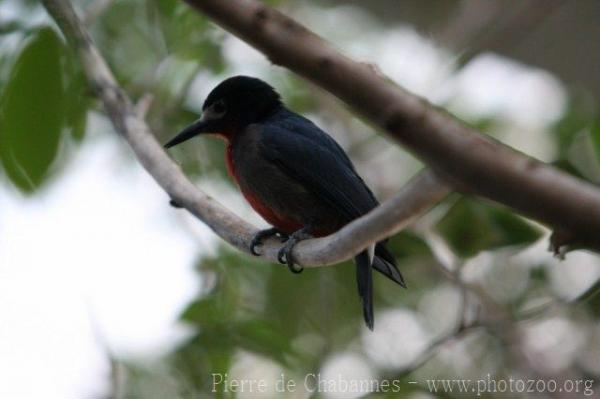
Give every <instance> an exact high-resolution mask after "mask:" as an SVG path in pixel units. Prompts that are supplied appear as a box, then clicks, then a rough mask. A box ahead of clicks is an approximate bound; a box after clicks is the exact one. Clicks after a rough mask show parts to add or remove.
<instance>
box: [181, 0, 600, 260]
mask: <svg viewBox="0 0 600 399" xmlns="http://www.w3.org/2000/svg"><path fill="white" fill-rule="evenodd" d="M186 1H187V2H188V3H189V4H191V5H192V6H194V7H195V8H197V9H198V10H200V11H201V12H202V13H204V14H205V15H207V16H208V17H209V18H211V19H212V20H213V21H214V22H216V23H217V24H219V25H221V26H222V27H224V28H225V29H227V30H229V31H231V32H232V33H234V34H235V35H237V36H239V37H240V38H241V39H242V40H244V41H245V42H247V43H249V44H251V45H252V46H254V47H256V48H257V49H258V50H260V51H262V52H263V53H264V54H265V55H266V56H267V57H268V58H269V59H270V60H271V61H272V62H274V63H276V64H279V65H282V66H284V67H286V68H288V69H290V70H292V71H294V72H296V73H297V74H299V75H301V76H303V77H304V78H306V79H308V80H310V81H312V82H314V83H315V84H317V85H318V86H320V87H322V88H324V89H326V90H328V91H329V92H331V93H332V94H334V95H335V96H337V97H338V98H340V99H341V100H343V101H344V102H345V103H347V104H348V105H350V106H351V107H352V108H354V109H355V110H356V111H357V112H360V113H361V114H363V115H364V116H366V117H367V118H369V119H370V120H371V121H373V122H375V123H376V124H377V125H379V126H380V127H382V128H383V129H384V130H385V131H386V132H387V133H388V135H389V136H390V137H392V138H393V139H394V140H396V141H398V142H399V143H401V144H403V145H404V146H405V147H406V148H407V149H409V150H410V151H412V152H413V153H415V154H416V155H417V156H418V157H420V158H421V159H422V160H423V161H424V162H425V163H427V164H428V165H429V166H430V167H432V168H433V169H434V170H436V171H437V172H439V173H440V174H443V175H444V176H445V177H447V178H449V179H450V180H451V181H452V182H453V185H455V187H457V188H459V189H460V190H461V191H464V192H469V193H474V194H477V195H480V196H482V197H486V198H488V199H491V200H493V201H496V202H498V203H501V204H504V205H508V206H509V207H512V208H513V209H515V210H517V211H518V212H520V213H522V214H523V215H526V216H528V217H531V218H533V219H536V220H539V221H541V222H543V223H545V224H547V225H549V226H551V227H552V228H553V229H555V231H560V232H563V233H565V234H563V235H564V236H570V237H572V241H573V242H577V243H578V244H580V245H583V246H586V247H588V248H592V249H595V250H600V234H599V232H600V189H598V188H597V187H594V186H592V185H591V184H589V183H586V182H584V181H582V180H579V179H576V178H575V177H572V176H570V175H568V174H566V173H563V172H561V171H559V170H557V169H555V168H553V167H551V166H549V165H546V164H543V163H541V162H538V161H537V160H534V159H532V158H530V157H528V156H526V155H524V154H521V153H519V152H517V151H515V150H513V149H511V148H509V147H507V146H505V145H502V144H500V143H498V142H496V141H493V140H492V139H491V138H489V137H485V136H483V135H481V134H479V133H478V132H476V131H475V130H473V129H472V128H470V127H468V126H466V125H464V124H463V123H461V122H459V121H458V120H457V119H456V118H454V117H452V116H451V115H449V114H447V113H446V112H444V111H443V110H440V109H437V108H436V107H434V106H433V105H431V104H429V103H428V102H427V101H425V100H424V99H422V98H420V97H417V96H415V95H413V94H411V93H408V92H407V91H405V90H404V89H402V88H400V87H398V86H396V85H394V84H393V83H391V82H390V81H388V80H386V79H385V78H384V77H382V76H379V75H378V74H376V73H374V71H373V70H372V68H369V67H368V66H366V65H364V64H361V63H358V62H354V61H352V60H350V59H348V58H346V57H345V56H343V55H341V54H340V53H339V52H337V51H336V50H334V49H333V48H332V47H331V46H329V45H328V44H327V43H325V42H324V41H323V40H322V39H321V38H319V37H318V36H316V35H315V34H313V33H312V32H310V31H309V30H307V29H306V28H305V27H304V26H302V25H300V24H298V23H297V22H296V21H294V20H292V19H290V18H288V17H287V16H285V15H283V14H281V13H279V12H278V11H276V10H274V9H271V8H269V7H267V6H265V5H263V4H262V3H259V2H257V1H255V0H228V1H222V0H186Z"/></svg>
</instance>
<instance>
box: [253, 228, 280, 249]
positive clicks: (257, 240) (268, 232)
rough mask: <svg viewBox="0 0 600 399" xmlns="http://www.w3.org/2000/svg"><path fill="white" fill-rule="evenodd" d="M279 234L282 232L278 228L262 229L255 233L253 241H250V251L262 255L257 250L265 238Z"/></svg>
mask: <svg viewBox="0 0 600 399" xmlns="http://www.w3.org/2000/svg"><path fill="white" fill-rule="evenodd" d="M277 234H280V232H279V230H277V229H276V228H270V229H265V230H260V231H258V232H257V233H256V234H254V236H253V237H252V241H250V252H251V253H252V255H255V256H260V253H258V252H257V251H256V247H260V246H261V245H262V244H263V240H264V239H265V238H268V237H272V236H274V235H277ZM286 237H287V236H286ZM282 242H283V241H282Z"/></svg>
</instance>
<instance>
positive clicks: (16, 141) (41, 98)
mask: <svg viewBox="0 0 600 399" xmlns="http://www.w3.org/2000/svg"><path fill="white" fill-rule="evenodd" d="M63 55H64V46H63V44H62V42H61V40H60V39H59V37H58V36H57V35H56V33H55V32H54V30H52V29H51V28H48V27H45V28H41V29H40V30H38V31H37V32H36V34H35V35H34V36H33V37H32V39H31V40H30V41H29V43H27V45H26V46H25V47H24V49H23V51H22V52H21V54H20V55H19V57H18V59H17V61H16V62H15V64H14V66H13V69H12V72H11V76H10V79H9V82H8V85H7V87H6V90H5V91H4V93H3V97H2V99H1V101H0V128H1V129H0V158H1V160H2V165H3V166H4V170H5V171H6V174H7V175H8V177H9V178H10V180H11V181H12V182H13V184H14V185H15V186H17V187H18V188H19V189H20V190H21V191H23V192H25V193H31V192H33V191H34V190H35V189H36V188H37V187H39V186H40V185H41V184H42V183H43V182H44V180H45V179H46V178H47V177H48V175H49V171H50V166H51V164H52V162H53V161H54V159H55V157H56V153H57V151H58V145H59V141H60V137H61V130H62V127H63V116H64V97H65V96H64V86H63V71H62V66H61V65H62V59H63Z"/></svg>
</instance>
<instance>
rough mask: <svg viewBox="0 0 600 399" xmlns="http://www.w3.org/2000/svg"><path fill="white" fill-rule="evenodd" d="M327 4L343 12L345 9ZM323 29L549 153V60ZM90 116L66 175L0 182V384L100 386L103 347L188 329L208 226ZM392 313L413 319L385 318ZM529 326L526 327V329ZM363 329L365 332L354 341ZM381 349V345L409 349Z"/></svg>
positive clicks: (77, 391) (519, 141)
mask: <svg viewBox="0 0 600 399" xmlns="http://www.w3.org/2000/svg"><path fill="white" fill-rule="evenodd" d="M338 11H340V12H341V13H342V16H343V17H344V18H349V19H351V20H353V18H354V16H353V15H352V14H351V13H350V11H348V9H345V8H344V9H340V10H338ZM349 13H350V14H349ZM317 14H318V13H317ZM318 15H320V16H321V17H322V18H327V17H328V15H329V16H330V15H331V14H330V13H324V12H323V13H320V14H318ZM317 22H318V21H317ZM317 22H315V23H317ZM344 25H345V26H359V25H360V24H356V23H355V24H344ZM322 26H327V24H324V25H322ZM329 26H333V25H332V24H329ZM338 32H339V31H338ZM321 33H322V34H324V35H325V36H327V37H330V39H331V40H333V41H336V43H337V44H338V45H339V46H340V47H342V48H345V49H346V50H347V51H348V52H350V53H351V54H352V55H353V56H355V57H356V58H358V59H359V60H366V61H369V62H372V63H376V64H378V66H379V67H380V68H381V70H382V71H383V72H384V73H387V74H389V75H390V76H391V77H392V78H394V79H395V80H396V81H398V82H399V83H401V84H404V85H406V86H407V87H408V88H410V89H412V90H414V91H416V92H417V93H419V94H421V95H426V96H427V97H428V98H430V99H431V100H433V101H436V102H444V101H446V100H447V99H450V98H452V99H453V100H452V101H451V102H450V105H451V107H452V108H453V109H455V110H458V111H460V112H469V113H470V114H476V115H480V116H485V115H487V114H497V115H501V116H503V117H504V118H505V120H506V122H507V123H506V126H505V133H506V134H505V136H504V139H505V140H506V141H507V142H509V143H510V144H512V145H514V146H516V147H518V148H520V149H521V150H523V151H525V152H527V153H530V154H533V155H535V156H537V157H539V158H541V159H548V157H550V156H551V154H552V148H545V147H544V146H543V145H540V144H542V143H544V142H548V141H549V140H544V139H543V138H541V137H540V135H542V134H545V133H544V128H545V127H546V126H548V124H549V123H551V122H552V121H553V120H555V119H556V118H558V117H559V116H560V115H561V113H562V111H563V108H564V104H565V101H566V97H565V92H564V89H563V87H562V85H561V84H560V82H558V81H557V80H556V79H555V78H554V77H553V76H551V75H549V74H548V73H546V72H544V71H540V70H537V69H533V68H528V67H525V66H522V65H519V64H516V63H514V62H511V61H508V60H506V59H502V58H500V57H497V56H494V55H489V54H488V55H483V56H481V57H479V58H478V59H477V60H475V61H474V62H472V63H471V64H470V65H469V66H468V67H467V68H465V69H464V70H463V71H462V72H460V73H459V74H458V75H456V76H454V75H451V74H450V73H451V71H450V69H449V68H448V66H449V63H450V61H451V58H450V56H449V55H448V54H446V53H445V52H443V51H442V50H440V49H438V48H436V47H435V46H434V45H433V44H432V43H431V42H430V41H428V40H426V39H423V38H422V37H420V36H418V35H417V34H416V33H415V32H414V31H413V30H412V29H411V28H406V27H403V28H396V29H392V30H390V32H387V33H386V34H381V33H378V34H377V37H376V38H371V39H370V40H367V41H366V42H368V43H369V46H368V47H356V46H357V43H356V42H354V41H353V40H352V38H351V37H349V36H346V37H336V36H335V34H334V33H333V32H332V33H331V35H328V32H327V31H326V30H322V31H321ZM363 44H364V43H363ZM224 53H225V55H226V57H227V58H228V60H229V61H230V62H231V64H232V67H231V69H230V72H231V74H236V73H245V74H254V75H258V76H265V75H266V73H267V71H270V70H271V69H272V67H271V65H270V64H269V63H268V62H267V61H265V59H264V58H263V57H262V56H260V55H258V54H257V53H256V52H255V51H254V50H251V49H249V48H248V47H247V46H246V45H245V44H243V43H241V42H239V41H238V40H236V39H227V41H226V46H225V50H224ZM278 73H280V72H278ZM214 83H216V82H214V81H212V80H211V79H207V78H206V77H201V78H199V79H198V80H197V81H196V82H195V83H194V85H195V86H194V87H197V90H194V93H195V94H194V95H192V96H191V97H190V98H189V99H188V100H189V101H188V102H189V103H190V104H196V105H197V104H199V103H201V102H202V100H203V98H204V96H205V95H206V94H207V92H208V90H210V88H211V87H212V85H213V84H214ZM515 93H518V95H515ZM515 99H516V100H515ZM515 101H516V102H515ZM95 126H96V131H95V132H92V133H91V134H90V136H91V137H88V138H86V140H85V141H84V144H83V146H82V147H81V148H80V149H78V150H77V155H76V156H75V158H74V159H73V160H72V161H71V163H70V164H69V165H68V167H67V168H66V170H65V172H64V174H63V176H61V177H60V178H59V179H57V181H56V182H54V183H53V184H51V185H49V187H48V188H47V189H45V190H44V191H43V192H41V193H39V194H37V195H36V196H35V197H33V198H31V199H29V198H24V197H22V196H20V195H19V194H17V193H15V192H12V191H9V190H7V188H6V186H5V185H2V186H0V209H1V218H0V398H16V397H18V398H42V397H43V398H47V399H52V398H57V399H58V398H60V399H71V398H73V399H75V398H77V399H80V398H90V397H98V395H99V394H101V393H102V392H104V390H105V389H106V385H105V383H106V382H107V381H108V377H109V367H108V361H107V357H106V351H107V350H109V351H110V352H111V353H113V354H114V355H116V356H118V357H134V358H149V357H152V356H156V355H159V354H160V353H163V352H164V351H166V350H168V348H170V347H172V345H173V344H174V343H176V342H177V340H178V339H180V338H182V337H183V336H185V334H186V331H185V328H183V327H182V326H180V325H178V324H177V323H176V318H177V316H178V314H179V312H180V311H181V309H182V307H183V306H185V304H186V303H187V302H188V300H189V299H191V298H192V297H193V296H194V294H195V293H196V292H197V289H198V283H199V282H198V277H197V275H196V274H195V273H194V272H193V270H192V267H193V263H194V261H195V260H196V259H195V258H196V256H197V255H198V254H199V253H203V252H207V251H211V249H212V248H214V245H215V243H216V242H217V239H216V238H215V236H214V235H213V234H212V233H211V232H209V231H208V229H207V228H205V227H202V226H201V225H200V223H199V222H197V221H195V220H193V219H192V218H191V217H189V216H187V215H185V213H184V212H182V211H176V210H174V209H172V208H170V207H169V206H168V204H167V202H168V201H167V197H166V195H165V194H164V193H163V192H162V191H161V190H160V189H159V188H158V186H157V185H156V184H155V183H154V181H153V180H152V179H151V178H150V177H148V176H147V174H146V173H145V172H144V171H143V170H141V168H140V167H139V166H138V164H137V163H136V162H135V161H133V160H130V159H129V158H127V157H126V156H125V154H128V152H127V150H126V149H125V144H124V143H123V142H121V141H120V140H119V139H118V138H117V137H115V136H114V134H113V132H112V130H111V129H110V128H107V127H106V125H103V124H102V123H96V124H95ZM103 126H104V127H103ZM515 132H516V133H515ZM219 199H220V198H219ZM186 226H187V227H186ZM189 226H193V228H192V229H191V230H190V229H189ZM535 251H537V252H535V253H536V254H538V255H539V253H543V251H544V250H543V249H542V248H537V249H535ZM538 255H532V256H538ZM578 256H580V258H576V259H580V260H581V259H584V260H585V259H587V261H584V262H583V263H584V264H588V263H590V262H591V263H593V265H591V266H585V267H583V269H582V268H579V269H577V268H573V269H575V270H576V271H577V273H572V272H570V271H569V270H573V269H567V268H561V269H560V270H561V271H560V272H561V273H563V274H561V275H560V276H561V281H562V282H564V281H567V282H566V283H563V284H561V286H563V287H564V284H567V287H569V286H568V278H567V280H564V278H565V276H567V277H568V276H571V277H572V278H573V279H574V281H575V284H579V285H580V286H582V284H583V286H584V285H585V281H583V282H581V281H580V280H582V279H583V280H586V281H589V280H590V278H591V277H592V276H593V275H598V273H599V271H598V262H597V260H593V261H590V259H591V258H590V257H589V256H585V255H578ZM581 256H583V258H581ZM586 262H587V263H586ZM594 262H595V263H594ZM580 263H581V262H580ZM586 267H587V268H586ZM582 273H583V274H582ZM582 275H583V277H582ZM578 281H579V282H578ZM451 294H452V293H449V295H451ZM444 298H446V297H444ZM438 299H439V298H438ZM446 299H447V298H446ZM446 299H439V300H442V301H444V300H446ZM430 300H431V301H434V300H437V299H435V298H430ZM432 303H433V302H432ZM424 306H425V305H424ZM428 306H429V305H427V306H425V308H431V309H435V308H436V306H429V307H428ZM425 316H427V314H425ZM381 319H382V322H381V328H380V329H378V331H377V334H386V331H388V330H389V331H388V332H389V334H394V335H395V339H394V341H396V342H406V341H402V340H400V339H399V338H398V334H403V333H406V334H409V335H410V336H408V337H406V338H407V339H409V340H413V341H415V342H416V341H418V340H419V337H422V336H423V334H422V328H423V327H422V325H421V323H419V322H418V321H417V320H416V319H415V316H414V312H406V311H404V310H400V311H398V312H388V313H384V314H382V315H381ZM386 320H387V321H389V323H387V324H386V322H385V321H386ZM398 320H402V323H401V324H403V325H404V326H409V327H410V328H408V329H406V328H404V329H402V331H396V330H397V328H395V327H394V326H397V325H398ZM388 324H389V328H387V327H386V326H387V325H388ZM386 328H387V329H386ZM531 334H533V335H531V336H532V337H533V338H532V339H533V340H534V341H535V339H534V338H535V331H534V332H531ZM373 338H375V335H373V336H370V337H369V336H366V337H364V339H363V341H365V345H369V341H370V340H372V339H373ZM421 340H422V338H421ZM385 341H386V340H385V339H381V340H379V342H385ZM418 345H422V342H418ZM418 345H417V346H418ZM383 349H384V350H385V351H388V355H389V351H393V350H406V348H383ZM413 349H414V348H413ZM411 350H412V349H411ZM369 356H370V357H371V358H372V361H373V362H375V363H376V364H382V365H385V364H388V363H389V362H390V360H389V356H388V357H386V356H382V352H381V351H379V352H377V351H375V352H373V353H369ZM394 358H396V359H398V358H399V357H398V356H394ZM244 359H246V360H247V358H243V359H242V360H241V361H240V362H241V363H240V364H242V363H243V361H245V360H244ZM344 360H346V361H347V362H346V363H348V362H354V361H355V359H354V357H353V355H352V354H340V355H339V356H338V357H336V358H333V359H331V360H330V361H329V362H328V363H327V364H328V365H329V366H330V367H329V369H328V368H327V367H326V369H325V372H327V370H330V369H331V367H333V366H332V365H336V366H335V367H334V368H335V369H337V368H338V366H339V367H341V366H340V364H342V363H343V361H344ZM346 363H345V364H346ZM240 367H241V366H239V365H238V368H237V369H239V368H240ZM234 371H235V370H234ZM354 371H355V372H359V371H360V370H359V371H356V369H355V370H354ZM365 372H368V370H367V371H365ZM240 373H241V371H240ZM33 376H35V377H33ZM33 379H35V383H32V380H33Z"/></svg>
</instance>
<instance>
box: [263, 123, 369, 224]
mask: <svg viewBox="0 0 600 399" xmlns="http://www.w3.org/2000/svg"><path fill="white" fill-rule="evenodd" d="M262 130H263V131H262V134H261V139H260V151H261V155H262V156H263V157H264V158H265V159H268V160H269V161H271V162H273V163H274V164H276V165H277V166H278V167H279V168H280V170H282V171H283V172H284V173H285V174H287V175H288V176H289V177H290V178H292V179H294V180H296V181H297V182H298V183H300V184H301V185H302V186H303V187H304V188H305V189H306V190H308V191H310V192H312V193H313V194H314V195H315V196H317V197H318V198H320V199H321V200H322V201H323V202H325V203H327V204H328V205H329V206H331V207H332V209H336V210H339V211H340V212H342V213H343V216H344V217H345V218H346V219H347V220H348V221H350V220H352V219H355V218H357V217H359V216H362V215H364V214H365V213H367V212H368V211H370V210H371V209H373V208H374V207H375V206H377V201H376V200H375V198H374V197H373V195H372V193H371V192H370V190H369V189H368V188H367V186H366V185H365V184H364V182H363V181H362V179H361V178H360V177H359V176H358V175H357V174H356V172H355V170H354V168H353V167H352V165H351V164H348V162H349V161H348V162H347V161H346V160H345V159H344V157H345V154H344V153H343V150H341V149H340V150H339V151H335V150H332V149H331V147H330V143H328V140H327V137H319V135H320V134H322V135H324V136H326V135H325V133H320V134H319V133H318V132H315V133H314V134H313V135H312V136H309V137H307V136H306V135H303V134H297V132H295V131H292V130H290V128H289V127H288V126H278V125H273V124H265V125H263V127H262ZM329 139H330V138H329ZM340 152H341V154H340ZM342 155H343V156H342Z"/></svg>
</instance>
